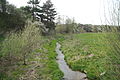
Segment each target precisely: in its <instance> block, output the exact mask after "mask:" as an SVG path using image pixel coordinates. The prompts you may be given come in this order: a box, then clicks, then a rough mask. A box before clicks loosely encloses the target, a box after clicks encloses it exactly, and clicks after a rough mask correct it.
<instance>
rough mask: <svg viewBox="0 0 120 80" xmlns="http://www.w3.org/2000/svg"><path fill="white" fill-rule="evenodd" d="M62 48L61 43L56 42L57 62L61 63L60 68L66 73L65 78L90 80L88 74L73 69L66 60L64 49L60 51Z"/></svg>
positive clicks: (67, 79)
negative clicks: (87, 77)
mask: <svg viewBox="0 0 120 80" xmlns="http://www.w3.org/2000/svg"><path fill="white" fill-rule="evenodd" d="M60 48H61V45H60V44H59V43H56V52H57V54H58V56H57V63H58V64H59V68H60V70H61V71H62V72H63V73H64V77H63V80H88V79H86V74H84V73H81V72H78V71H72V70H71V69H70V68H69V66H68V65H67V63H66V62H65V60H64V55H63V54H62V51H60Z"/></svg>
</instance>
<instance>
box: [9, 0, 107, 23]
mask: <svg viewBox="0 0 120 80" xmlns="http://www.w3.org/2000/svg"><path fill="white" fill-rule="evenodd" d="M8 1H9V3H11V4H14V5H15V6H17V7H20V6H25V5H27V2H28V1H29V0H8ZM42 1H43V2H45V1H46V0H42ZM51 1H52V2H53V4H54V6H55V8H56V10H57V12H58V13H59V14H60V15H65V16H68V17H74V18H75V20H76V22H78V23H82V24H103V23H104V5H106V4H105V1H106V0H51ZM103 1H104V2H103Z"/></svg>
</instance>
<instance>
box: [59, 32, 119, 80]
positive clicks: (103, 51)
mask: <svg viewBox="0 0 120 80" xmlns="http://www.w3.org/2000/svg"><path fill="white" fill-rule="evenodd" d="M106 36H107V34H105V33H83V34H74V35H71V37H70V36H68V37H67V38H66V39H65V40H63V41H62V42H61V44H62V51H63V53H64V55H65V59H66V61H67V63H68V65H69V66H70V67H71V68H72V69H73V70H76V71H82V72H84V73H86V74H87V76H88V78H89V79H90V80H118V79H119V77H118V75H116V76H115V75H113V74H114V73H116V72H114V71H115V70H113V68H112V70H109V69H110V66H112V65H111V64H110V61H109V60H110V59H109V58H111V57H112V56H113V55H115V54H114V53H113V52H112V50H110V49H113V48H110V47H109V45H110V44H108V43H109V42H108V41H109V40H108V39H107V38H106ZM111 46H112V45H111ZM113 60H114V61H116V58H113ZM114 69H116V68H114ZM117 72H119V71H117ZM118 74H119V73H118Z"/></svg>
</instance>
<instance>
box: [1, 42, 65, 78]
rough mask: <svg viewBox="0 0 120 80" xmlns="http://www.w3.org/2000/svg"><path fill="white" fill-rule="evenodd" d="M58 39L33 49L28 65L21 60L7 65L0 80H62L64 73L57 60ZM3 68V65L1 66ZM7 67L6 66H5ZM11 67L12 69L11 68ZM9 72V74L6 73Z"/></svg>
mask: <svg viewBox="0 0 120 80" xmlns="http://www.w3.org/2000/svg"><path fill="white" fill-rule="evenodd" d="M55 47H56V40H51V41H48V42H47V43H45V44H42V48H40V49H36V50H35V51H33V52H32V53H31V54H30V55H29V58H28V59H27V65H22V64H21V62H19V63H17V64H15V65H11V66H9V67H8V66H6V69H7V70H8V71H6V72H5V73H1V74H0V80H18V79H26V80H60V79H62V77H63V73H62V72H61V71H60V70H59V68H58V64H57V62H56V56H57V54H56V52H55ZM0 68H1V69H2V67H0ZM4 68H5V66H4ZM10 68H11V69H10ZM6 74H7V75H6Z"/></svg>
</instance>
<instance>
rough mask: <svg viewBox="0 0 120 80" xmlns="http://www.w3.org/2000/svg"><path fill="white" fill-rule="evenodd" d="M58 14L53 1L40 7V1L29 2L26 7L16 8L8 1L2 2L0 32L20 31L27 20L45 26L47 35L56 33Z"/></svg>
mask: <svg viewBox="0 0 120 80" xmlns="http://www.w3.org/2000/svg"><path fill="white" fill-rule="evenodd" d="M56 15H57V12H56V10H55V8H54V5H53V4H52V2H51V0H47V1H46V2H45V3H43V6H41V5H40V1H38V0H29V1H28V5H27V6H25V7H20V8H16V7H15V6H14V5H12V4H9V2H8V1H6V0H0V31H1V34H4V33H5V32H8V31H19V30H22V29H23V28H24V26H25V23H26V20H27V19H30V20H32V21H33V22H34V21H39V22H42V23H43V24H44V27H45V29H47V33H51V32H54V31H55V22H54V20H55V16H56ZM43 34H44V33H43Z"/></svg>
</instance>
